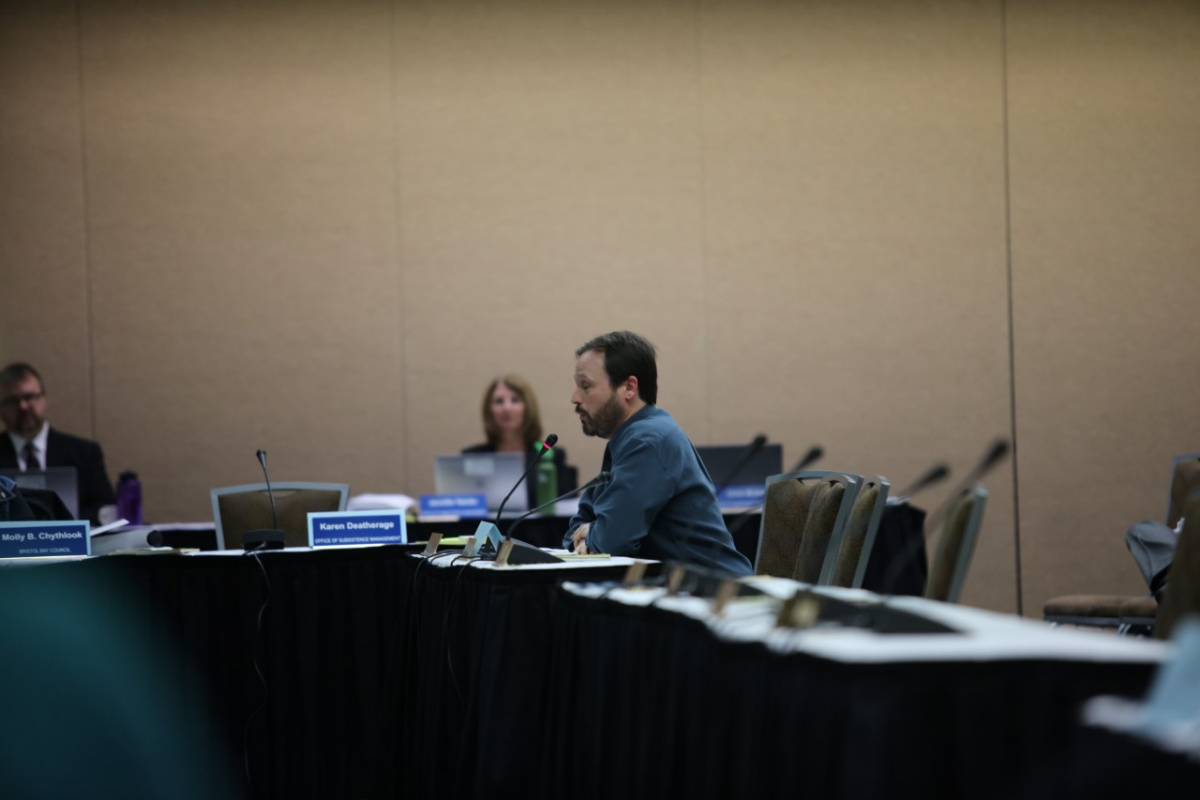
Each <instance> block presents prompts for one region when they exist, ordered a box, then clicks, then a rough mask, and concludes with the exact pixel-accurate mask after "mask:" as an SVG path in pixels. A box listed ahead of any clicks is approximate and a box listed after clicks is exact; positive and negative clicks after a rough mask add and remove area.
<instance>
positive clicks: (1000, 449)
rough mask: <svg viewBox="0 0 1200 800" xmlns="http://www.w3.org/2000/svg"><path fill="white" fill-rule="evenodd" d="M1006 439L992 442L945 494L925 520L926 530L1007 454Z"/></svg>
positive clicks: (932, 526)
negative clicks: (975, 462)
mask: <svg viewBox="0 0 1200 800" xmlns="http://www.w3.org/2000/svg"><path fill="white" fill-rule="evenodd" d="M1008 447H1009V445H1008V439H1005V438H1003V437H1001V438H999V439H997V440H996V441H994V442H992V446H991V447H989V448H988V451H987V452H986V453H984V456H983V458H982V459H981V460H980V462H979V463H978V464H976V465H975V466H974V468H972V469H971V471H970V472H968V473H967V476H966V477H965V478H963V479H962V480H961V481H959V483H958V485H957V486H955V487H954V491H952V492H950V494H948V495H946V499H944V500H943V501H942V503H941V505H939V506H938V507H937V508H936V509H934V511H933V513H931V514H930V515H929V517H928V518H926V520H925V529H926V531H929V530H932V529H933V528H934V526H935V525H936V524H937V523H938V522H939V521H940V520H941V517H942V516H943V515H944V514H945V513H946V512H947V511H949V510H950V504H951V503H952V502H953V501H954V500H955V499H956V498H957V497H958V496H959V495H960V494H962V493H963V492H964V491H966V490H967V489H968V488H969V487H970V486H971V485H973V484H974V483H975V482H976V481H977V480H979V479H980V478H982V477H983V476H984V475H986V474H987V473H989V472H991V471H992V468H993V467H995V466H996V465H997V464H999V463H1000V462H1001V461H1002V460H1003V459H1004V457H1005V456H1006V455H1008Z"/></svg>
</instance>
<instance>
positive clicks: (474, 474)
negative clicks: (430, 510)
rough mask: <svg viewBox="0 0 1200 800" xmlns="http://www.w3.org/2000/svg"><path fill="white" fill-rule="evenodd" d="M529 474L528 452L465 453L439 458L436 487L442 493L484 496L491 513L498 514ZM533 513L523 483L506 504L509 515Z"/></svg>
mask: <svg viewBox="0 0 1200 800" xmlns="http://www.w3.org/2000/svg"><path fill="white" fill-rule="evenodd" d="M524 474H525V454H524V453H463V454H461V455H454V456H438V457H437V460H436V462H435V463H434V469H433V485H434V490H435V491H436V492H437V493H438V494H482V495H484V496H485V497H486V498H487V507H488V510H489V511H496V510H497V509H499V508H500V504H501V503H502V502H504V496H505V495H507V494H508V493H509V492H510V491H512V488H513V487H514V486H516V485H517V481H519V480H521V476H522V475H524ZM528 510H529V492H528V491H527V490H526V488H525V484H524V483H522V484H521V486H520V488H518V489H517V490H516V491H515V492H513V493H512V497H510V498H508V502H507V503H505V505H504V515H505V516H508V514H509V512H513V513H518V512H519V513H524V512H526V511H528Z"/></svg>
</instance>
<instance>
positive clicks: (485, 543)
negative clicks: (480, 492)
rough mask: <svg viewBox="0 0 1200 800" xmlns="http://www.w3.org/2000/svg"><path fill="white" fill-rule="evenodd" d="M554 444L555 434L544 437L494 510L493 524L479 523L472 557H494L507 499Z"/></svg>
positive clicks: (498, 545)
mask: <svg viewBox="0 0 1200 800" xmlns="http://www.w3.org/2000/svg"><path fill="white" fill-rule="evenodd" d="M556 444H558V434H557V433H552V434H550V435H549V436H547V437H546V439H545V441H543V442H542V449H541V450H539V451H538V454H537V456H536V457H534V458H533V459H532V460H531V461H530V462H529V466H527V467H526V468H525V471H524V472H522V473H521V477H520V478H518V479H517V482H516V483H515V484H513V487H512V488H511V489H509V490H508V494H506V495H504V499H503V500H501V501H500V507H499V508H498V509H496V520H495V522H481V523H479V527H478V528H476V529H475V541H476V542H477V543H478V544H477V546H478V548H479V549H478V550H476V552H475V553H474V555H478V556H480V557H481V558H486V557H488V556H491V557H494V556H495V554H496V552H497V550H498V549H499V547H500V539H501V536H500V517H501V516H502V515H503V514H504V507H505V506H506V505H508V499H509V498H510V497H512V496H513V492H515V491H516V490H517V487H518V486H520V485H521V484H522V483H524V482H525V479H526V478H528V477H529V474H530V473H531V472H533V471H534V470H535V469H536V468H537V465H538V463H540V462H541V460H542V456H544V455H546V453H548V452H550V450H551V448H553V447H554V445H556ZM484 548H490V550H489V551H488V552H487V554H486V555H485V553H484V552H483V551H484Z"/></svg>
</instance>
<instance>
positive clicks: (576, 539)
mask: <svg viewBox="0 0 1200 800" xmlns="http://www.w3.org/2000/svg"><path fill="white" fill-rule="evenodd" d="M591 529H592V523H590V522H585V523H583V524H582V525H580V526H579V527H578V528H576V529H575V531H574V532H573V533H572V534H571V552H573V553H574V554H575V555H577V556H586V555H587V551H588V547H587V535H588V531H589V530H591Z"/></svg>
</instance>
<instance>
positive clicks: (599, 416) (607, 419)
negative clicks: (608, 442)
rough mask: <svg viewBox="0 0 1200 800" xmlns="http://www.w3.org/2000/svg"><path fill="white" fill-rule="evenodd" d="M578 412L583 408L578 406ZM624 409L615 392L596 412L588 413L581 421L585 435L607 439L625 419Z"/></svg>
mask: <svg viewBox="0 0 1200 800" xmlns="http://www.w3.org/2000/svg"><path fill="white" fill-rule="evenodd" d="M575 410H576V411H577V412H582V411H583V409H581V408H578V407H576V409H575ZM623 417H624V409H623V408H621V401H620V400H618V399H617V396H616V395H615V394H614V395H613V396H612V397H610V398H608V402H606V403H605V404H604V405H602V406H600V408H598V409H596V413H595V414H588V416H587V417H586V418H585V419H581V420H580V421H579V422H580V424H581V425H582V426H583V433H584V435H585V436H598V437H600V438H601V439H607V438H609V437H611V436H612V435H613V433H614V432H615V431H616V430H617V428H619V427H620V425H621V423H622V422H623V421H624V419H623Z"/></svg>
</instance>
